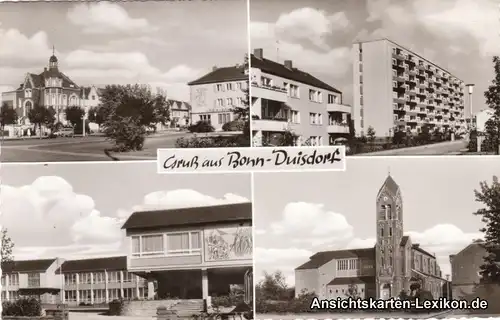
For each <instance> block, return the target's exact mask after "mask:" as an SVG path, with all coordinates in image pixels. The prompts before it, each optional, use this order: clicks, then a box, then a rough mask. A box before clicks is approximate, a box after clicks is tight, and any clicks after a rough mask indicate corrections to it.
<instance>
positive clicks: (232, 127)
mask: <svg viewBox="0 0 500 320" xmlns="http://www.w3.org/2000/svg"><path fill="white" fill-rule="evenodd" d="M244 128H245V122H244V121H241V120H233V121H231V122H228V123H225V124H224V125H223V126H222V130H224V131H243V129H244Z"/></svg>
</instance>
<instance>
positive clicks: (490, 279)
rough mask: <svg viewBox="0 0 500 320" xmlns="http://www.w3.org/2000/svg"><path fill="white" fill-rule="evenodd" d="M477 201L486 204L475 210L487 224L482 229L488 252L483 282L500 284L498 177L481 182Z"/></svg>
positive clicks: (499, 183)
mask: <svg viewBox="0 0 500 320" xmlns="http://www.w3.org/2000/svg"><path fill="white" fill-rule="evenodd" d="M474 194H475V197H476V201H477V202H480V203H482V204H483V205H484V207H483V208H480V209H478V210H477V211H476V212H474V215H477V216H481V218H482V219H481V220H482V221H483V222H484V223H485V224H486V226H485V227H484V228H482V229H481V230H480V231H481V232H483V233H484V244H485V249H486V251H487V253H488V255H487V256H486V257H484V263H483V265H481V271H480V274H481V282H482V283H495V284H500V264H499V263H498V261H499V260H500V257H497V256H496V252H498V251H499V249H500V182H499V181H498V177H496V176H494V177H493V183H492V184H491V185H489V184H488V183H487V182H486V181H483V182H481V183H480V190H474Z"/></svg>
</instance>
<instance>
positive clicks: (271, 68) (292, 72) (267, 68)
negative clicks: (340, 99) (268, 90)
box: [250, 54, 342, 94]
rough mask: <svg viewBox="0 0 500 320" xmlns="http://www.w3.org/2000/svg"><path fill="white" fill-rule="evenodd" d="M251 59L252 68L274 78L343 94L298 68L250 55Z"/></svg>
mask: <svg viewBox="0 0 500 320" xmlns="http://www.w3.org/2000/svg"><path fill="white" fill-rule="evenodd" d="M250 57H251V62H250V66H251V67H252V68H257V69H260V70H261V71H263V72H265V73H269V74H272V75H274V76H278V77H282V78H285V79H289V80H293V81H297V82H300V83H303V84H307V85H310V86H313V87H316V88H320V89H324V90H328V91H332V92H336V93H340V94H341V93H342V92H341V91H340V90H338V89H336V88H334V87H332V86H331V85H329V84H327V83H325V82H323V81H321V80H319V79H318V78H316V77H314V76H312V75H311V74H309V73H307V72H305V71H302V70H300V69H297V68H291V69H289V68H287V67H285V66H284V65H283V64H281V63H277V62H274V61H272V60H269V59H265V58H262V59H259V58H257V57H256V56H255V55H253V54H252V55H250Z"/></svg>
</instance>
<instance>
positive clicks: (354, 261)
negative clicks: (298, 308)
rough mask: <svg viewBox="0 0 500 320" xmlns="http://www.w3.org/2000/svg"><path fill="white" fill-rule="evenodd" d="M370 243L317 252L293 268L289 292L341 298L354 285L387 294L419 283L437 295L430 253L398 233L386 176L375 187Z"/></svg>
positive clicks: (399, 208) (398, 208) (397, 198)
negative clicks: (373, 237) (373, 238)
mask: <svg viewBox="0 0 500 320" xmlns="http://www.w3.org/2000/svg"><path fill="white" fill-rule="evenodd" d="M376 199H377V202H376V208H375V214H376V225H375V226H374V227H375V228H376V235H377V240H376V244H375V246H374V247H371V248H364V249H347V250H336V251H323V252H318V253H316V254H314V255H313V256H311V257H310V258H309V261H307V262H306V263H304V264H302V265H301V266H299V267H298V268H296V269H295V294H296V295H299V294H301V293H302V292H314V293H316V294H317V295H318V296H319V297H320V298H322V299H336V298H346V297H348V295H349V290H351V289H353V288H354V286H355V288H356V289H357V291H358V293H359V295H360V297H362V298H369V297H371V298H377V299H390V298H392V297H397V296H399V294H400V293H401V292H402V291H405V292H406V293H408V294H409V293H410V285H411V284H413V283H418V284H420V286H421V288H423V289H426V290H428V291H430V292H431V293H432V295H433V297H434V298H439V297H442V296H443V284H444V283H445V281H446V280H444V279H443V278H442V275H441V270H440V268H439V265H438V263H437V261H436V257H435V256H434V255H433V254H431V253H429V252H427V251H426V250H424V249H423V248H421V247H420V246H419V245H418V244H416V243H412V241H411V238H410V237H409V236H404V235H403V232H404V228H403V216H404V215H403V199H402V194H401V190H400V188H399V186H398V185H397V184H396V182H395V181H394V179H393V178H392V177H391V176H388V177H387V179H386V180H385V182H384V184H383V185H382V187H381V188H380V190H379V191H378V193H377V197H376Z"/></svg>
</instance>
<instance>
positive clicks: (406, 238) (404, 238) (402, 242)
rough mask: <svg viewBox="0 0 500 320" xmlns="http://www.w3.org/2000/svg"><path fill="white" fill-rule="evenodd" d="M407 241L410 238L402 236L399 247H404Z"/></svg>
mask: <svg viewBox="0 0 500 320" xmlns="http://www.w3.org/2000/svg"><path fill="white" fill-rule="evenodd" d="M408 239H410V237H409V236H403V237H402V238H401V243H400V245H401V246H402V247H404V246H406V243H407V242H408Z"/></svg>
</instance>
